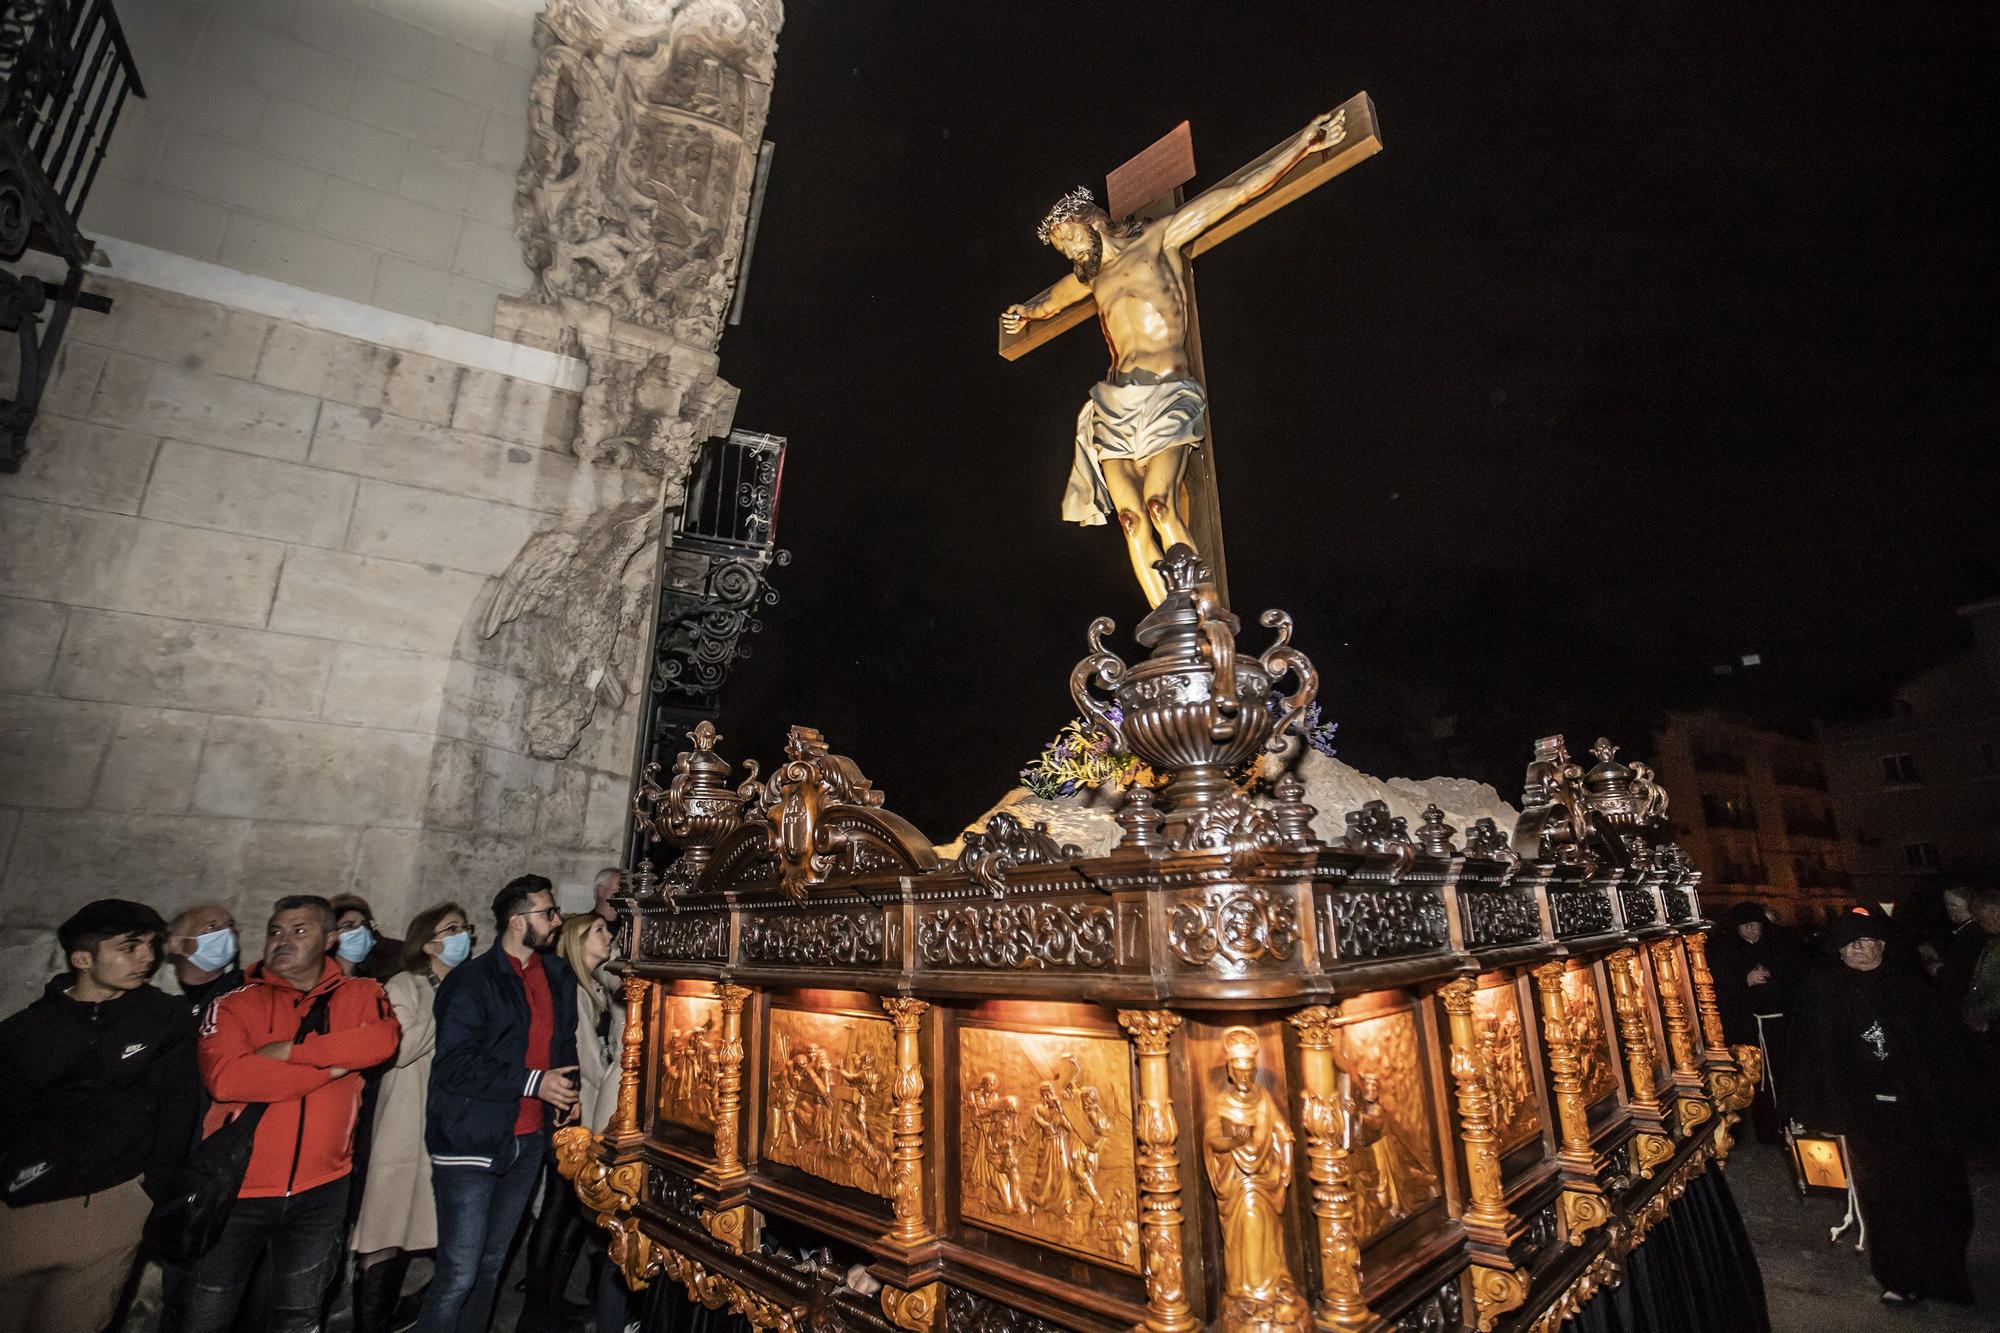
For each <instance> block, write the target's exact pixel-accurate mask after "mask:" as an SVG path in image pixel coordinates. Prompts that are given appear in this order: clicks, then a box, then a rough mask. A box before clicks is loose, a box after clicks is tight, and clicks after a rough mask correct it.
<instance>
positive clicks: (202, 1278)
mask: <svg viewBox="0 0 2000 1333" xmlns="http://www.w3.org/2000/svg"><path fill="white" fill-rule="evenodd" d="M348 1183H349V1182H348V1178H347V1177H345V1176H343V1177H341V1178H340V1179H339V1180H335V1181H331V1182H329V1183H327V1184H325V1185H320V1186H317V1187H315V1188H313V1189H309V1190H306V1191H305V1192H303V1193H300V1194H294V1195H292V1196H291V1197H290V1198H279V1199H238V1200H237V1201H236V1205H235V1207H233V1208H231V1209H230V1210H229V1221H228V1222H226V1223H224V1224H223V1228H222V1235H221V1237H220V1238H219V1239H217V1241H216V1242H215V1248H214V1249H212V1250H210V1251H209V1252H208V1253H207V1254H204V1255H202V1256H201V1258H199V1259H197V1260H195V1261H194V1262H193V1263H192V1264H189V1265H188V1266H187V1271H186V1275H185V1277H184V1278H183V1280H182V1281H181V1282H179V1283H177V1284H176V1285H177V1286H178V1287H179V1290H178V1292H177V1293H176V1294H177V1296H178V1298H179V1299H178V1304H179V1305H180V1310H179V1312H178V1317H176V1314H175V1312H174V1311H171V1310H170V1311H169V1312H168V1317H167V1320H166V1327H167V1328H168V1329H169V1330H171V1333H226V1330H228V1329H229V1328H230V1327H231V1326H232V1325H233V1324H234V1323H235V1321H236V1307H237V1306H238V1305H240V1304H242V1302H243V1288H244V1287H245V1286H246V1285H247V1284H248V1283H249V1281H250V1274H251V1271H252V1270H253V1269H255V1268H256V1267H257V1260H258V1259H259V1257H261V1256H262V1255H263V1254H264V1253H265V1251H266V1250H267V1249H268V1250H269V1252H270V1257H271V1305H270V1312H269V1322H268V1323H267V1324H266V1325H265V1327H266V1329H268V1330H269V1333H313V1330H315V1329H317V1328H318V1327H319V1307H320V1297H321V1295H322V1294H323V1293H324V1292H325V1291H326V1283H327V1278H328V1276H329V1274H330V1273H331V1272H332V1270H333V1267H334V1265H335V1264H337V1263H338V1262H339V1258H340V1253H341V1242H342V1238H343V1232H344V1223H345V1221H346V1218H347V1187H348Z"/></svg>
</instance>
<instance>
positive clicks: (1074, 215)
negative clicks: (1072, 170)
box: [1035, 185, 1103, 245]
mask: <svg viewBox="0 0 2000 1333" xmlns="http://www.w3.org/2000/svg"><path fill="white" fill-rule="evenodd" d="M1101 211H1103V210H1101V209H1099V208H1098V207H1097V196H1096V195H1094V194H1092V193H1091V192H1090V187H1089V186H1087V185H1079V186H1077V187H1076V188H1075V189H1074V190H1071V191H1070V192H1069V193H1068V194H1066V195H1064V196H1063V197H1062V198H1060V199H1058V200H1056V206H1055V207H1054V208H1051V209H1050V210H1049V215H1048V216H1047V217H1045V218H1043V219H1042V225H1041V226H1039V227H1037V228H1035V235H1036V237H1037V238H1039V239H1040V240H1041V242H1042V243H1043V244H1044V245H1046V244H1048V240H1049V233H1050V232H1052V231H1054V230H1055V229H1056V224H1057V223H1059V222H1074V221H1076V220H1077V219H1078V218H1080V217H1082V216H1083V215H1084V214H1085V213H1094V212H1101Z"/></svg>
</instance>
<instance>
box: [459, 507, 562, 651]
mask: <svg viewBox="0 0 2000 1333" xmlns="http://www.w3.org/2000/svg"><path fill="white" fill-rule="evenodd" d="M581 545H582V542H581V539H580V538H579V537H578V536H577V534H576V533H575V532H574V531H572V530H570V529H567V528H550V529H549V530H548V531H546V532H538V533H536V534H535V535H534V536H532V537H530V538H529V539H528V542H527V544H526V545H525V546H523V547H522V548H521V550H520V553H519V554H518V555H516V556H515V557H514V560H513V563H511V564H509V565H508V566H507V572H506V573H504V574H502V575H501V576H500V583H499V586H498V587H496V588H494V590H493V601H492V604H491V605H490V606H488V607H487V609H486V618H485V619H484V620H482V621H481V622H480V624H479V634H480V637H481V638H487V639H490V638H492V637H493V636H494V635H495V634H498V633H499V632H500V627H501V626H502V625H504V624H506V623H507V622H508V621H510V620H515V619H518V618H519V617H521V616H523V615H526V614H527V613H528V612H530V611H532V610H534V609H535V608H536V607H538V606H540V605H541V604H542V602H543V600H544V599H545V598H547V597H548V595H549V594H550V593H552V592H554V591H555V590H556V589H557V588H558V587H559V586H560V585H561V583H562V581H563V572H564V571H565V570H567V569H568V568H569V565H570V562H571V561H572V560H574V559H576V553H577V549H578V548H579V547H580V546H581Z"/></svg>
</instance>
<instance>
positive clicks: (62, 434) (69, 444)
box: [7, 412, 160, 514]
mask: <svg viewBox="0 0 2000 1333" xmlns="http://www.w3.org/2000/svg"><path fill="white" fill-rule="evenodd" d="M159 443H160V442H159V441H158V440H157V439H155V438H154V437H152V436H150V435H141V434H139V433H138V432H136V431H129V430H120V429H118V428H117V427H116V426H99V425H95V424H93V423H91V422H88V421H79V420H76V419H75V418H73V417H59V416H56V415H54V414H52V413H48V412H44V413H42V414H40V415H39V416H37V417H36V418H35V424H34V428H33V429H32V430H31V431H30V432H29V435H28V456H27V458H26V459H24V460H23V461H22V464H21V470H20V472H19V473H18V474H17V475H15V476H14V477H12V478H10V479H9V480H8V482H7V490H8V491H9V493H11V494H13V495H15V496H18V497H20V498H21V499H24V500H48V501H51V502H52V503H55V504H64V505H75V506H77V507H78V508H81V509H100V510H104V511H105V512H107V513H113V514H136V513H138V512H139V497H140V495H141V494H142V493H143V492H144V490H145V487H146V474H147V472H148V471H149V470H150V469H151V468H152V466H153V452H154V450H155V449H157V448H158V447H159Z"/></svg>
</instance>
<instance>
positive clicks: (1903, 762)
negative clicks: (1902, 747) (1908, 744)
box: [1882, 754, 1923, 787]
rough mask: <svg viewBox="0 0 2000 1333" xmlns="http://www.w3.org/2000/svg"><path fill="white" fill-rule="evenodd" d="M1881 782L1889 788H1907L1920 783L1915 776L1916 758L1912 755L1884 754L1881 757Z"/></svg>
mask: <svg viewBox="0 0 2000 1333" xmlns="http://www.w3.org/2000/svg"><path fill="white" fill-rule="evenodd" d="M1882 781H1883V782H1884V783H1886V784H1887V785H1889V786H1891V787H1907V786H1910V785H1911V784H1912V783H1917V782H1922V781H1923V779H1922V778H1920V777H1918V776H1917V757H1916V756H1915V755H1913V754H1885V755H1883V756H1882Z"/></svg>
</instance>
